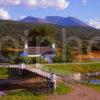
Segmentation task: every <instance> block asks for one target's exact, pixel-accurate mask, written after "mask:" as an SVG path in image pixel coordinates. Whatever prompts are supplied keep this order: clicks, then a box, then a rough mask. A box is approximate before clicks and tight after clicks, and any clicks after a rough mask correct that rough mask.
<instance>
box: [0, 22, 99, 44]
mask: <svg viewBox="0 0 100 100" xmlns="http://www.w3.org/2000/svg"><path fill="white" fill-rule="evenodd" d="M39 27H42V28H43V27H44V28H45V31H47V33H48V34H47V35H50V36H51V37H52V36H53V34H54V35H55V37H53V38H55V39H56V40H57V41H58V42H59V41H60V39H61V38H60V37H61V29H62V28H66V34H67V37H70V36H76V37H77V36H78V37H79V38H81V39H82V40H88V39H90V38H92V37H94V36H100V30H97V29H94V28H89V27H63V26H59V25H54V24H47V23H46V24H42V23H41V24H32V23H25V22H17V21H11V20H9V21H5V20H0V38H2V37H4V36H6V35H7V36H12V37H13V38H14V39H17V40H18V41H19V43H22V42H21V39H20V38H21V36H22V37H23V36H24V31H25V30H30V29H32V28H39ZM50 31H51V33H50V34H49V32H50Z"/></svg>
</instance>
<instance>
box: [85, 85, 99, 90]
mask: <svg viewBox="0 0 100 100" xmlns="http://www.w3.org/2000/svg"><path fill="white" fill-rule="evenodd" d="M86 86H88V87H90V88H92V89H94V90H96V91H97V92H100V84H98V85H95V84H86Z"/></svg>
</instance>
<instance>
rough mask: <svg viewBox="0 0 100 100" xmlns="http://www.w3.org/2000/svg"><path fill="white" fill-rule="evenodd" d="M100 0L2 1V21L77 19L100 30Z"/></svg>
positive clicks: (0, 8) (0, 14)
mask: <svg viewBox="0 0 100 100" xmlns="http://www.w3.org/2000/svg"><path fill="white" fill-rule="evenodd" d="M99 9H100V0H0V19H4V20H8V19H12V20H20V19H23V18H25V17H27V16H33V17H38V18H45V17H46V16H62V17H68V16H71V17H76V18H78V19H80V20H82V21H84V22H86V23H88V24H89V25H91V26H94V27H96V28H99V29H100V10H99Z"/></svg>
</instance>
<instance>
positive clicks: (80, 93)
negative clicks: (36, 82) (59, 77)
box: [46, 85, 100, 100]
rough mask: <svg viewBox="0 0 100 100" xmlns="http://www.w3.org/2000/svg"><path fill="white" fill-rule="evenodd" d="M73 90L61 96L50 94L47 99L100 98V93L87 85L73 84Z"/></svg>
mask: <svg viewBox="0 0 100 100" xmlns="http://www.w3.org/2000/svg"><path fill="white" fill-rule="evenodd" d="M72 88H73V92H71V93H70V94H66V95H60V96H57V95H55V96H48V97H46V100H100V93H98V92H96V91H95V90H92V89H90V88H88V87H86V86H82V85H73V86H72Z"/></svg>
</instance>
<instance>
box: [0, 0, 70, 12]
mask: <svg viewBox="0 0 100 100" xmlns="http://www.w3.org/2000/svg"><path fill="white" fill-rule="evenodd" d="M8 5H10V6H11V5H12V6H15V5H16V6H19V5H22V6H23V5H24V6H26V7H28V8H55V9H61V10H64V9H66V8H67V7H68V5H69V0H0V6H8Z"/></svg>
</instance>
